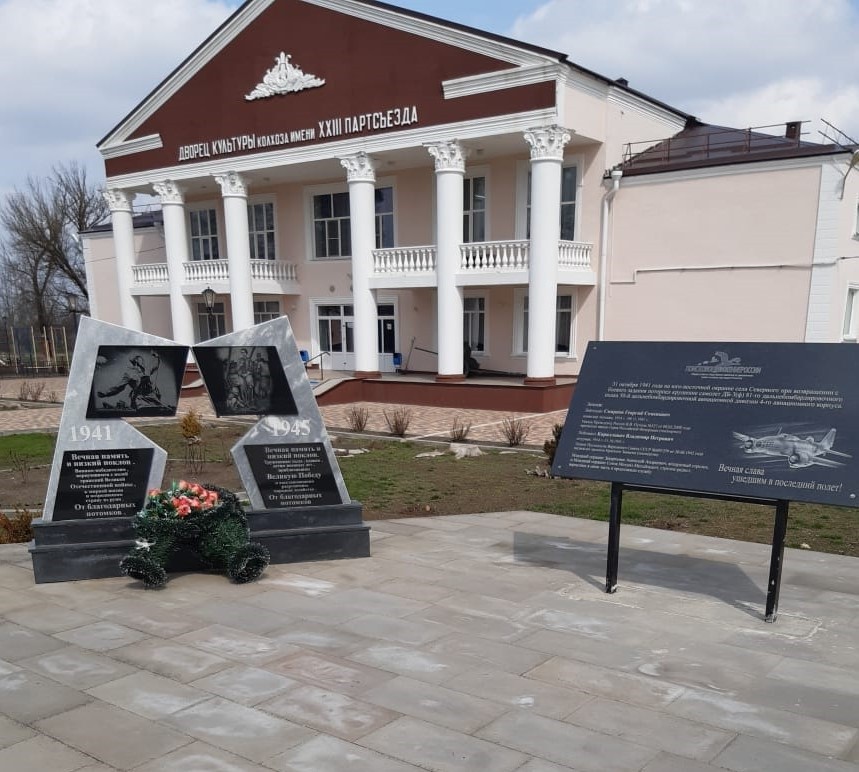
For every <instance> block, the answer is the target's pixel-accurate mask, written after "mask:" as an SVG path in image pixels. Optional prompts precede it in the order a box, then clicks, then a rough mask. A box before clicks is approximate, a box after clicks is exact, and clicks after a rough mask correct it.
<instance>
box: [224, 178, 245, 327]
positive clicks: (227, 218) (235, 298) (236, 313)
mask: <svg viewBox="0 0 859 772" xmlns="http://www.w3.org/2000/svg"><path fill="white" fill-rule="evenodd" d="M215 181H216V182H217V183H218V185H220V186H221V195H222V196H223V198H224V224H225V227H226V231H227V261H228V263H229V270H230V303H231V305H232V308H233V332H235V331H237V330H244V329H246V328H248V327H253V323H254V298H253V285H252V284H251V252H250V242H249V241H248V188H247V185H246V184H245V181H244V180H243V179H242V178H241V176H240V175H239V174H237V173H236V172H227V173H226V174H216V175H215Z"/></svg>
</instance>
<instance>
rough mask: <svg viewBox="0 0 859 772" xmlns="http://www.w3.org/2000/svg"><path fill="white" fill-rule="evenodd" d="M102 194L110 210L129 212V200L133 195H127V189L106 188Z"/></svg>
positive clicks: (130, 200)
mask: <svg viewBox="0 0 859 772" xmlns="http://www.w3.org/2000/svg"><path fill="white" fill-rule="evenodd" d="M102 195H103V196H104V200H105V201H107V206H108V208H109V209H110V211H111V212H131V202H132V200H133V198H134V196H133V194H132V195H131V196H129V194H128V191H125V190H122V188H107V189H106V190H105V191H104V192H103V193H102Z"/></svg>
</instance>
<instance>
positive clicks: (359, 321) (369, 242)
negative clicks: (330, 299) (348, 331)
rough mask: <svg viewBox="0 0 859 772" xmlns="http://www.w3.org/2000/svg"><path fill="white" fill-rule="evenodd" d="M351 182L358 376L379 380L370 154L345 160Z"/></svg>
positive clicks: (350, 215)
mask: <svg viewBox="0 0 859 772" xmlns="http://www.w3.org/2000/svg"><path fill="white" fill-rule="evenodd" d="M340 163H341V164H342V165H343V168H344V169H346V180H347V182H348V183H349V219H350V226H351V231H352V303H353V308H354V324H355V328H354V339H353V341H354V347H355V377H356V378H378V377H379V344H378V333H377V331H376V328H377V326H378V313H377V310H376V295H375V292H374V291H373V290H372V289H370V275H371V274H372V272H373V249H374V247H375V246H376V199H375V183H376V172H375V169H374V167H373V162H372V160H371V159H370V158H369V157H368V156H367V154H366V153H356V154H355V155H352V156H348V157H346V158H341V159H340Z"/></svg>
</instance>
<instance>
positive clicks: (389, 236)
mask: <svg viewBox="0 0 859 772" xmlns="http://www.w3.org/2000/svg"><path fill="white" fill-rule="evenodd" d="M392 246H394V189H393V188H376V249H388V248H390V247H392Z"/></svg>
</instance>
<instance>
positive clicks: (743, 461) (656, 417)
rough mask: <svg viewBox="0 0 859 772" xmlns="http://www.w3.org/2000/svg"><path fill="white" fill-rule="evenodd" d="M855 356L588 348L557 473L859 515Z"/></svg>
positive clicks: (789, 349) (717, 347) (837, 348)
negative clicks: (844, 509)
mask: <svg viewBox="0 0 859 772" xmlns="http://www.w3.org/2000/svg"><path fill="white" fill-rule="evenodd" d="M857 464H859V346H855V345H848V344H837V343H833V344H828V343H807V344H802V343H667V342H666V343H629V342H599V343H591V344H590V345H589V346H588V350H587V353H586V356H585V359H584V362H583V363H582V369H581V373H580V375H579V379H578V383H577V384H576V388H575V392H574V394H573V398H572V401H571V404H570V409H569V412H568V414H567V420H566V423H565V425H564V430H563V433H562V435H561V439H560V442H559V444H558V448H557V451H556V453H555V462H554V465H553V468H552V472H553V474H554V475H556V476H559V477H574V478H584V479H592V480H608V481H613V482H622V483H626V484H630V485H633V484H634V485H645V486H653V487H663V488H673V489H677V490H689V491H705V492H712V493H722V494H727V495H731V496H749V497H759V498H769V499H786V500H795V501H810V502H818V503H825V504H837V505H843V506H853V507H855V506H859V500H857V494H859V474H857V472H859V465H857Z"/></svg>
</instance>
